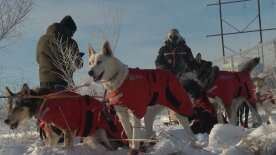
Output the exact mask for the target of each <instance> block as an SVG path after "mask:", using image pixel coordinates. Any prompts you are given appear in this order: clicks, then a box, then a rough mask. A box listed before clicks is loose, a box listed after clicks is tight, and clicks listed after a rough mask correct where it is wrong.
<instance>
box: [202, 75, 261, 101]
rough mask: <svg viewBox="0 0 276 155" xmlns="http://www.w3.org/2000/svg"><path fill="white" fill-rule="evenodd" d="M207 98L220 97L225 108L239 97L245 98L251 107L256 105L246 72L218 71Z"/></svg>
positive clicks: (253, 89)
mask: <svg viewBox="0 0 276 155" xmlns="http://www.w3.org/2000/svg"><path fill="white" fill-rule="evenodd" d="M207 96H211V97H215V96H218V97H220V98H221V99H222V101H223V103H224V104H225V105H226V106H230V105H231V102H232V100H233V99H234V98H236V97H239V96H242V97H245V98H246V99H247V100H248V101H249V102H250V103H251V104H252V105H255V104H256V95H255V86H254V84H253V81H252V79H251V78H250V74H249V73H248V72H228V71H219V72H218V75H217V77H216V79H215V81H214V85H213V87H211V88H210V89H209V90H208V91H207Z"/></svg>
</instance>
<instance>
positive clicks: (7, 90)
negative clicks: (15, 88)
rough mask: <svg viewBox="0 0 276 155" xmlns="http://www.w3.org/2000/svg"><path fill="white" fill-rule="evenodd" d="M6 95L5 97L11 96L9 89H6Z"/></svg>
mask: <svg viewBox="0 0 276 155" xmlns="http://www.w3.org/2000/svg"><path fill="white" fill-rule="evenodd" d="M6 95H7V96H13V95H14V93H13V92H12V91H11V90H10V89H9V87H6Z"/></svg>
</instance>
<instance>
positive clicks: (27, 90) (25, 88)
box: [21, 83, 31, 95]
mask: <svg viewBox="0 0 276 155" xmlns="http://www.w3.org/2000/svg"><path fill="white" fill-rule="evenodd" d="M21 93H22V95H30V94H31V90H30V88H29V86H28V84H26V83H24V84H23V86H22V89H21Z"/></svg>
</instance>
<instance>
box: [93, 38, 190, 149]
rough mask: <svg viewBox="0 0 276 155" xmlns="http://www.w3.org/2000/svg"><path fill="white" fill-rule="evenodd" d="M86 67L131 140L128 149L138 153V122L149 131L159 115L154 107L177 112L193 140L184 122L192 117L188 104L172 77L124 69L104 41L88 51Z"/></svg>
mask: <svg viewBox="0 0 276 155" xmlns="http://www.w3.org/2000/svg"><path fill="white" fill-rule="evenodd" d="M89 64H90V67H91V68H90V70H89V75H90V76H91V77H93V79H94V81H96V82H99V83H101V84H103V86H104V87H105V88H106V89H107V90H108V98H109V100H110V103H111V104H112V105H114V107H115V110H116V112H117V114H118V116H119V119H120V121H121V123H122V125H123V127H124V130H125V132H126V134H127V137H128V138H129V139H133V142H132V146H131V147H132V148H134V149H139V142H138V141H136V140H139V139H141V138H142V130H141V128H142V125H141V121H140V120H141V118H143V117H144V120H145V128H146V130H147V129H149V128H151V127H152V125H153V119H154V117H155V116H154V115H155V114H156V113H157V112H159V111H160V110H157V109H156V108H154V107H161V106H162V107H167V108H170V109H172V110H173V111H175V112H177V117H178V119H179V121H180V123H181V124H182V126H183V127H184V129H185V130H186V132H188V133H189V135H190V137H192V136H193V134H192V132H191V130H190V128H189V121H188V117H190V116H192V103H191V101H190V99H189V96H188V94H187V92H186V91H185V90H184V89H183V88H182V86H181V84H180V83H179V81H178V80H177V79H176V77H175V76H174V75H173V74H172V73H170V72H168V71H165V70H153V69H138V68H128V67H127V66H126V65H125V64H123V63H122V62H121V61H120V60H119V59H117V58H116V57H114V55H113V52H112V50H111V47H110V45H109V43H108V42H107V41H106V42H105V43H104V44H103V47H102V51H101V52H99V53H96V52H95V50H94V49H93V48H89ZM160 105H161V106H160ZM150 106H152V107H151V108H149V107H150ZM150 109H153V110H152V111H154V112H156V113H154V112H152V111H151V110H150ZM158 109H159V108H158ZM131 119H133V121H130V120H131Z"/></svg>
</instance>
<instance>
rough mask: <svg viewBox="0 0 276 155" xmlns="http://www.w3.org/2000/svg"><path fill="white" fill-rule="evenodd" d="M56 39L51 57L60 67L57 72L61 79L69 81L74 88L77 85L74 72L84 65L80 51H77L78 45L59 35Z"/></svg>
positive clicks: (56, 65) (69, 85)
mask: <svg viewBox="0 0 276 155" xmlns="http://www.w3.org/2000/svg"><path fill="white" fill-rule="evenodd" d="M58 38H59V39H56V40H55V41H54V46H53V47H55V48H56V49H55V50H53V51H55V52H52V53H51V55H50V59H51V61H52V63H53V65H54V66H55V67H56V68H57V69H58V70H57V71H53V72H55V74H57V75H58V76H59V77H60V78H61V79H63V80H64V81H66V82H67V83H68V87H71V88H73V87H74V86H75V83H74V80H73V73H74V72H75V71H76V70H77V69H79V68H80V67H81V66H82V65H83V62H82V59H81V57H80V55H79V52H76V50H77V49H76V45H75V44H70V43H69V41H68V40H66V39H63V38H62V37H58Z"/></svg>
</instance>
